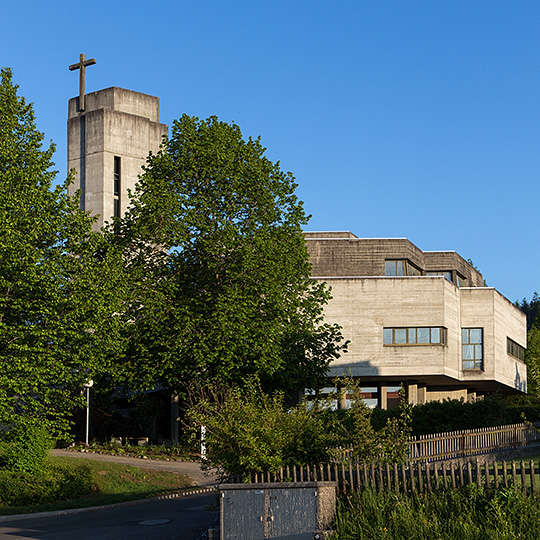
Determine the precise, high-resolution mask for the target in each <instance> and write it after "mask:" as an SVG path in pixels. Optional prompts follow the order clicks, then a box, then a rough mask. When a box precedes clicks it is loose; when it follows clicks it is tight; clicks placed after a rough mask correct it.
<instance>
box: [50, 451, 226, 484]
mask: <svg viewBox="0 0 540 540" xmlns="http://www.w3.org/2000/svg"><path fill="white" fill-rule="evenodd" d="M51 455H52V456H63V457H73V458H80V459H94V460H97V461H108V462H112V463H124V464H126V465H133V466H135V467H141V468H144V469H154V470H158V471H169V472H175V473H178V474H183V475H185V476H189V478H191V480H192V481H193V485H194V486H215V485H217V483H218V480H217V477H216V476H215V475H208V473H206V472H204V471H202V470H201V465H200V463H198V462H195V461H164V460H161V459H159V460H158V459H141V458H135V457H127V456H118V455H112V454H95V453H93V452H73V451H71V450H51Z"/></svg>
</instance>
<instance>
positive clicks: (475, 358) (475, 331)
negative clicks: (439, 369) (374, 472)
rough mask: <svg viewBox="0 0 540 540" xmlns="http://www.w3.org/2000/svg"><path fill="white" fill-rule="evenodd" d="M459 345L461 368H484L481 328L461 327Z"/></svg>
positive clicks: (482, 332)
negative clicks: (461, 359) (460, 349)
mask: <svg viewBox="0 0 540 540" xmlns="http://www.w3.org/2000/svg"><path fill="white" fill-rule="evenodd" d="M461 347H462V356H463V369H484V331H483V329H482V328H462V329H461Z"/></svg>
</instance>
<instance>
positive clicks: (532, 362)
mask: <svg viewBox="0 0 540 540" xmlns="http://www.w3.org/2000/svg"><path fill="white" fill-rule="evenodd" d="M525 363H526V364H527V394H528V395H529V396H532V397H535V398H540V319H538V318H537V319H536V320H535V321H534V323H533V325H532V327H531V329H530V330H529V332H528V333H527V350H526V351H525Z"/></svg>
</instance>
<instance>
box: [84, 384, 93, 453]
mask: <svg viewBox="0 0 540 540" xmlns="http://www.w3.org/2000/svg"><path fill="white" fill-rule="evenodd" d="M92 386H94V381H93V380H92V379H89V380H88V381H86V382H85V383H84V384H83V388H86V439H85V443H86V446H88V433H89V432H90V388H92Z"/></svg>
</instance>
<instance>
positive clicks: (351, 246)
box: [305, 232, 483, 287]
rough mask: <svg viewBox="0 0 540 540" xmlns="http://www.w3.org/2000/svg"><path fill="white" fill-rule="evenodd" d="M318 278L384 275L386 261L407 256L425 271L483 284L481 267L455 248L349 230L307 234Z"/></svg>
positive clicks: (471, 283) (475, 285)
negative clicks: (452, 274) (425, 246)
mask: <svg viewBox="0 0 540 540" xmlns="http://www.w3.org/2000/svg"><path fill="white" fill-rule="evenodd" d="M305 238H306V243H307V249H308V252H309V256H310V262H311V264H312V266H313V271H312V275H313V276H314V277H336V276H341V277H356V276H359V277H363V276H384V275H385V265H384V263H385V260H387V259H406V260H408V261H409V262H411V263H412V264H413V265H414V266H416V267H417V268H418V269H419V270H421V271H422V272H423V273H425V272H429V271H438V272H441V271H454V272H458V273H459V274H460V275H461V276H462V278H463V279H464V280H465V283H464V284H465V285H467V286H472V287H481V286H482V285H483V277H482V274H480V272H478V270H476V269H475V268H474V267H473V266H471V265H470V264H469V263H468V262H467V261H465V260H464V259H463V258H462V257H460V256H459V255H458V254H457V253H456V252H455V251H428V252H423V251H422V250H420V249H419V248H418V247H417V246H415V245H414V244H413V243H412V242H410V241H409V240H407V239H406V238H357V237H356V236H354V235H353V234H352V233H349V232H334V233H328V232H326V233H320V232H307V233H305Z"/></svg>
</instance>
